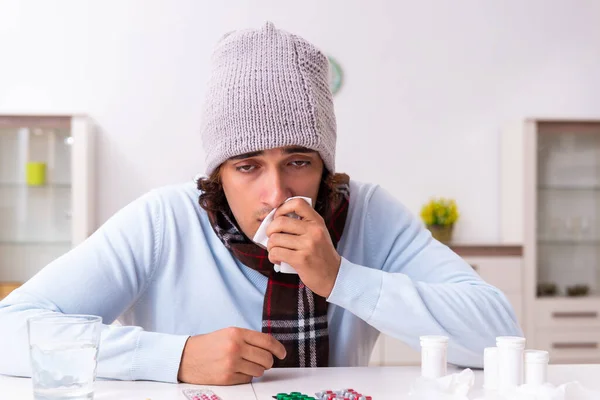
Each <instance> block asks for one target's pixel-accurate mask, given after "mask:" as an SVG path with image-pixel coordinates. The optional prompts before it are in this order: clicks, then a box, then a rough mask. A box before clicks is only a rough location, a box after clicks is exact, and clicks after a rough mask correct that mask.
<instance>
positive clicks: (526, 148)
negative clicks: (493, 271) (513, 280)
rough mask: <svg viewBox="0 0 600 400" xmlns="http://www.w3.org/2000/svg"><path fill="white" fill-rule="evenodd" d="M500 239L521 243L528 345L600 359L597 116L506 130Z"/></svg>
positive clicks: (554, 358) (555, 358) (554, 356)
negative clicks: (593, 118)
mask: <svg viewBox="0 0 600 400" xmlns="http://www.w3.org/2000/svg"><path fill="white" fill-rule="evenodd" d="M501 160H502V165H501V174H502V179H501V184H502V187H501V193H502V195H501V216H500V217H501V218H500V221H501V234H502V241H503V243H523V248H524V272H525V273H524V280H523V284H524V287H523V305H524V310H523V318H524V321H525V326H524V328H525V334H526V336H527V345H528V347H529V348H540V349H544V350H548V351H549V352H550V362H573V363H578V362H581V363H583V362H600V343H599V340H600V121H591V120H573V119H570V120H557V119H553V120H548V119H527V120H524V121H519V122H518V123H516V124H513V125H512V126H509V127H508V128H507V129H505V130H504V132H503V134H502V156H501Z"/></svg>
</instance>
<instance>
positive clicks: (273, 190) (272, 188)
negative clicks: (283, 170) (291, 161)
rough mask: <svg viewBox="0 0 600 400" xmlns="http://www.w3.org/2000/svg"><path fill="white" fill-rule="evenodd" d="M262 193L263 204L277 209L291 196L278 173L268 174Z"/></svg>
mask: <svg viewBox="0 0 600 400" xmlns="http://www.w3.org/2000/svg"><path fill="white" fill-rule="evenodd" d="M263 193H264V196H263V202H264V203H266V204H268V205H269V206H270V207H271V208H277V207H279V206H280V205H281V204H283V202H284V201H285V200H286V199H288V198H289V197H291V196H292V194H291V190H290V189H289V188H288V187H287V185H286V183H285V180H284V179H283V177H282V176H281V174H280V173H278V172H273V173H271V174H269V176H268V177H267V180H266V183H265V188H264V191H263Z"/></svg>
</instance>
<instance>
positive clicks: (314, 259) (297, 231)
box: [267, 199, 342, 298]
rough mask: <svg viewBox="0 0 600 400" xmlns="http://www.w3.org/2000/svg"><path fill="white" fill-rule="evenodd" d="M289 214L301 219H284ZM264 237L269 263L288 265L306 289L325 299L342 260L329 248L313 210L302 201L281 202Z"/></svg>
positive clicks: (327, 237)
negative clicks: (266, 238) (265, 238)
mask: <svg viewBox="0 0 600 400" xmlns="http://www.w3.org/2000/svg"><path fill="white" fill-rule="evenodd" d="M289 213H295V214H297V215H298V216H299V217H300V218H302V219H300V220H299V219H295V218H290V217H288V216H286V214H289ZM340 234H341V232H340ZM267 236H268V237H269V244H268V246H267V250H268V252H269V260H270V261H271V262H272V263H273V264H281V263H282V262H285V263H288V264H289V265H291V266H292V267H294V269H295V270H296V272H298V275H299V276H300V279H301V280H302V282H304V284H305V285H306V286H308V288H309V289H310V290H312V291H313V292H314V293H316V294H318V295H319V296H322V297H325V298H327V297H329V294H330V293H331V291H332V290H333V285H334V284H335V280H336V278H337V274H338V271H339V269H340V264H341V262H342V258H341V257H340V255H339V254H338V252H337V251H336V249H335V247H334V246H333V243H332V241H331V237H330V235H329V231H328V230H327V227H326V226H325V221H324V220H323V217H321V216H320V215H319V213H317V211H316V210H314V209H313V208H312V207H311V206H310V205H309V204H308V203H307V202H306V201H304V200H302V199H294V200H290V201H288V202H287V203H284V204H283V205H282V206H281V207H279V209H278V210H277V211H276V212H275V216H274V218H273V222H271V224H270V225H269V226H268V228H267Z"/></svg>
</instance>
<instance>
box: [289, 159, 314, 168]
mask: <svg viewBox="0 0 600 400" xmlns="http://www.w3.org/2000/svg"><path fill="white" fill-rule="evenodd" d="M290 164H292V165H293V166H294V167H306V166H308V165H310V161H306V160H297V161H292V162H291V163H290Z"/></svg>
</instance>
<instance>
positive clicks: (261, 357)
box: [241, 345, 273, 369]
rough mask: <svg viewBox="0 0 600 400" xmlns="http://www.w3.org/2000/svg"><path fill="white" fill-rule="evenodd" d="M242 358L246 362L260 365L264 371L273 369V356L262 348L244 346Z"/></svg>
mask: <svg viewBox="0 0 600 400" xmlns="http://www.w3.org/2000/svg"><path fill="white" fill-rule="evenodd" d="M241 356H242V358H243V359H244V360H246V361H250V362H252V363H254V364H258V365H260V366H261V367H262V368H264V369H271V367H272V366H273V354H271V352H270V351H267V350H265V349H261V348H260V347H256V346H252V345H247V346H244V348H243V350H242V354H241Z"/></svg>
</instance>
